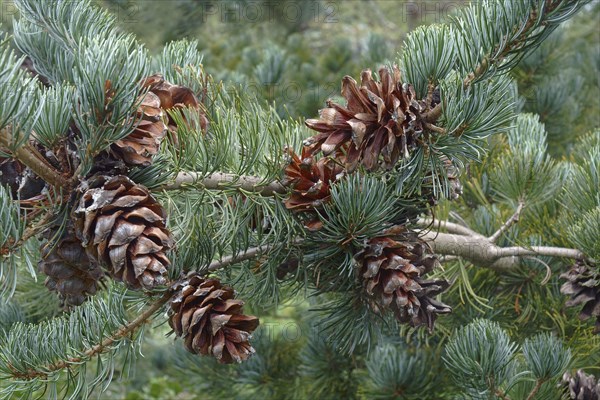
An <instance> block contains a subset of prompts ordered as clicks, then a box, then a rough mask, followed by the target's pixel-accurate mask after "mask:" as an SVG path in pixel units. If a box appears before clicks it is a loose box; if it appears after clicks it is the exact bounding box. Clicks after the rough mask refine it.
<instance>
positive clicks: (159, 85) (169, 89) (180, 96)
mask: <svg viewBox="0 0 600 400" xmlns="http://www.w3.org/2000/svg"><path fill="white" fill-rule="evenodd" d="M142 86H143V87H145V88H149V89H150V92H151V93H154V94H155V95H156V96H158V98H159V99H160V107H161V108H162V109H163V110H170V109H172V108H183V107H187V108H194V109H197V110H198V111H199V112H198V118H199V122H200V127H201V128H202V130H203V131H206V129H207V127H208V119H207V118H206V115H205V114H204V112H202V108H201V107H200V102H199V101H198V98H197V97H196V95H195V94H194V92H193V91H192V90H191V89H189V88H187V87H185V86H180V85H173V84H172V83H169V82H167V81H165V79H164V77H163V76H162V75H160V74H155V75H152V76H149V77H148V78H146V79H145V80H144V82H143V84H142ZM165 114H166V117H167V121H168V122H167V128H168V129H169V132H171V135H172V139H173V140H174V141H177V136H176V134H177V123H176V122H175V121H174V120H173V118H171V116H170V115H169V114H168V113H165Z"/></svg>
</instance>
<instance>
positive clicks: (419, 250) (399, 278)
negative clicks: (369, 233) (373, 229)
mask: <svg viewBox="0 0 600 400" xmlns="http://www.w3.org/2000/svg"><path fill="white" fill-rule="evenodd" d="M403 230H404V232H402V233H401V234H400V235H398V236H397V237H394V238H392V237H376V238H373V239H371V240H369V242H368V243H367V246H366V247H365V249H364V250H363V251H361V252H359V253H357V254H356V256H355V260H356V262H357V263H358V265H359V267H360V276H361V277H363V278H364V279H365V288H366V292H367V294H368V295H369V296H370V299H369V303H370V305H371V308H372V309H373V310H374V311H375V312H378V313H381V312H382V311H383V310H385V309H388V308H389V309H391V310H392V311H393V312H394V314H395V316H396V318H397V319H398V320H399V321H400V322H403V323H409V324H410V326H413V327H418V326H421V325H427V327H428V329H429V331H432V330H433V326H434V321H435V319H436V316H437V314H447V313H449V312H451V311H452V309H451V308H450V306H448V305H446V304H444V303H441V302H439V301H437V300H435V299H433V298H432V297H433V296H436V295H437V294H439V293H441V292H443V291H444V290H446V289H447V288H448V286H449V283H448V282H447V281H446V280H444V279H431V280H426V279H424V278H423V277H424V276H425V275H426V274H427V273H429V272H431V271H432V270H433V269H434V268H435V267H436V266H438V265H439V262H438V260H437V258H436V257H435V255H433V254H432V253H431V251H430V249H429V247H428V246H427V244H426V243H425V242H423V241H422V240H420V239H419V238H418V237H417V235H416V234H415V233H413V232H410V231H408V230H406V229H403Z"/></svg>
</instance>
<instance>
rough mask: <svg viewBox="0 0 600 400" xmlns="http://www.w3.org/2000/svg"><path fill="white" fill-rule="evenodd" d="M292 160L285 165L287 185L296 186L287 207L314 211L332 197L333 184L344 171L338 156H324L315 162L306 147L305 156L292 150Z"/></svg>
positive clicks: (286, 204) (304, 149) (303, 151)
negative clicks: (334, 157) (338, 161)
mask: <svg viewBox="0 0 600 400" xmlns="http://www.w3.org/2000/svg"><path fill="white" fill-rule="evenodd" d="M288 151H289V154H290V157H291V161H290V163H289V164H288V166H287V167H286V168H285V184H286V185H287V186H290V187H291V188H292V190H291V193H290V197H289V198H288V199H287V200H286V201H285V206H286V208H287V209H289V210H293V211H314V210H315V209H319V208H321V207H322V206H323V204H324V203H325V202H327V201H328V200H329V196H330V194H331V193H330V186H331V184H332V183H333V182H335V181H336V180H338V179H339V178H340V176H341V174H342V173H343V170H344V169H343V167H342V166H341V165H339V164H338V163H337V162H336V161H335V160H334V159H332V158H329V157H323V158H321V159H319V160H318V161H315V159H314V157H312V156H311V155H310V153H309V151H308V149H307V148H306V147H304V148H303V149H302V158H300V157H298V155H297V154H296V153H294V152H293V150H288Z"/></svg>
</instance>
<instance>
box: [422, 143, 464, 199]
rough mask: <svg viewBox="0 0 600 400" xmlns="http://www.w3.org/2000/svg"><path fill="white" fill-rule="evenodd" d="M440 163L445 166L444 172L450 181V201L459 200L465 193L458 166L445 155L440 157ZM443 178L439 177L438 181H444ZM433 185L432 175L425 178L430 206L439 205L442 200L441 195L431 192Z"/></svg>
mask: <svg viewBox="0 0 600 400" xmlns="http://www.w3.org/2000/svg"><path fill="white" fill-rule="evenodd" d="M440 161H441V162H442V164H443V165H444V171H445V173H446V179H447V181H448V193H447V194H448V199H449V200H458V198H459V197H460V195H461V194H462V192H463V187H462V184H461V183H460V179H459V177H460V172H459V170H458V168H457V167H456V165H454V163H453V162H452V160H451V159H449V158H448V157H447V156H445V155H443V154H442V155H441V156H440ZM442 179H443V177H441V176H438V177H437V180H440V181H441V180H442ZM432 184H433V179H432V178H431V174H429V176H427V177H426V178H425V185H424V187H425V188H426V189H425V190H426V191H427V195H426V196H427V198H428V202H429V205H431V206H434V205H436V204H437V203H438V200H439V199H440V193H438V194H434V193H433V191H432V190H431V185H432Z"/></svg>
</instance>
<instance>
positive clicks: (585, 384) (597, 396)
mask: <svg viewBox="0 0 600 400" xmlns="http://www.w3.org/2000/svg"><path fill="white" fill-rule="evenodd" d="M562 385H563V386H564V387H565V389H566V391H567V393H568V395H569V398H570V399H573V400H600V380H596V378H595V377H594V375H590V374H586V373H585V372H583V371H582V370H578V371H577V373H576V374H575V375H573V376H572V375H571V374H570V373H568V372H565V374H564V375H563V378H562Z"/></svg>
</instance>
